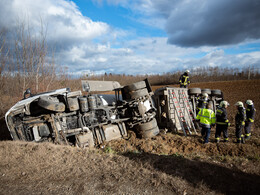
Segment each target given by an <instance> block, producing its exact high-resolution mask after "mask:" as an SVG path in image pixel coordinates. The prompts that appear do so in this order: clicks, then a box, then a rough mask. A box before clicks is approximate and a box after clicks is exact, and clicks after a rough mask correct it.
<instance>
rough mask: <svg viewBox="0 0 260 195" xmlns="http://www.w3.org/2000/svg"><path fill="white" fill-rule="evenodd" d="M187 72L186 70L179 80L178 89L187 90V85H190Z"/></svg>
mask: <svg viewBox="0 0 260 195" xmlns="http://www.w3.org/2000/svg"><path fill="white" fill-rule="evenodd" d="M189 73H190V71H189V70H186V71H185V72H184V73H183V74H182V75H181V76H180V79H179V82H180V88H187V85H189V84H190V78H189Z"/></svg>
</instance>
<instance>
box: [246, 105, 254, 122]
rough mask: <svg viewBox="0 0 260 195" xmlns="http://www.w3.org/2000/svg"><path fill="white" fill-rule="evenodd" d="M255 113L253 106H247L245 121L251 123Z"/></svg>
mask: <svg viewBox="0 0 260 195" xmlns="http://www.w3.org/2000/svg"><path fill="white" fill-rule="evenodd" d="M255 112H256V109H255V108H254V105H248V106H247V108H246V121H247V122H251V123H253V122H254V120H255Z"/></svg>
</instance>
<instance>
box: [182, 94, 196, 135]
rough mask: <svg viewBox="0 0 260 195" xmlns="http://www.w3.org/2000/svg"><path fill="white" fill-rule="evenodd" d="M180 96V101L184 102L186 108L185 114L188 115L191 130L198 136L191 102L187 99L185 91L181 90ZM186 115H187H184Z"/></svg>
mask: <svg viewBox="0 0 260 195" xmlns="http://www.w3.org/2000/svg"><path fill="white" fill-rule="evenodd" d="M179 95H180V100H182V101H183V108H184V112H186V113H187V115H185V116H187V117H188V120H187V121H188V123H189V125H190V129H193V131H194V132H195V134H197V131H196V127H195V125H194V122H195V118H196V117H195V114H194V112H193V110H192V106H191V104H190V101H189V99H188V98H187V94H186V93H185V91H184V90H179ZM184 114H185V113H184Z"/></svg>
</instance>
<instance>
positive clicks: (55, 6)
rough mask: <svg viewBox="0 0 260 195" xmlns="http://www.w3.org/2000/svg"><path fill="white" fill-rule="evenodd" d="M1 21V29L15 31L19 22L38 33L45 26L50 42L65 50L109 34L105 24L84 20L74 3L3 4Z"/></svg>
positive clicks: (11, 1)
mask: <svg viewBox="0 0 260 195" xmlns="http://www.w3.org/2000/svg"><path fill="white" fill-rule="evenodd" d="M0 17H1V18H2V19H1V22H0V28H3V27H5V28H9V29H10V28H11V27H12V28H15V26H16V25H17V21H20V22H23V23H27V22H28V23H29V24H28V25H29V26H30V27H33V28H34V30H35V32H37V31H39V29H40V28H41V25H43V26H44V27H45V28H46V29H47V38H48V41H49V42H52V43H54V44H58V45H59V44H60V45H62V46H64V45H66V44H67V45H70V44H73V43H74V44H75V43H79V42H82V41H83V42H86V41H92V40H93V39H94V38H97V37H100V36H102V35H105V34H107V33H108V32H109V31H110V27H109V26H108V25H107V24H106V23H103V22H93V21H92V20H91V19H90V18H88V17H85V16H83V15H82V14H81V12H80V11H79V10H78V7H77V6H76V4H75V3H73V2H72V1H64V0H57V1H52V0H37V1H35V0H24V1H20V0H9V1H6V2H4V1H0ZM3 18H4V19H3Z"/></svg>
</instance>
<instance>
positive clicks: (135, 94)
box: [129, 88, 149, 99]
mask: <svg viewBox="0 0 260 195" xmlns="http://www.w3.org/2000/svg"><path fill="white" fill-rule="evenodd" d="M129 94H130V96H131V99H135V98H139V97H142V96H146V95H149V93H148V90H147V89H146V88H145V89H140V90H137V91H132V92H129Z"/></svg>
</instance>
